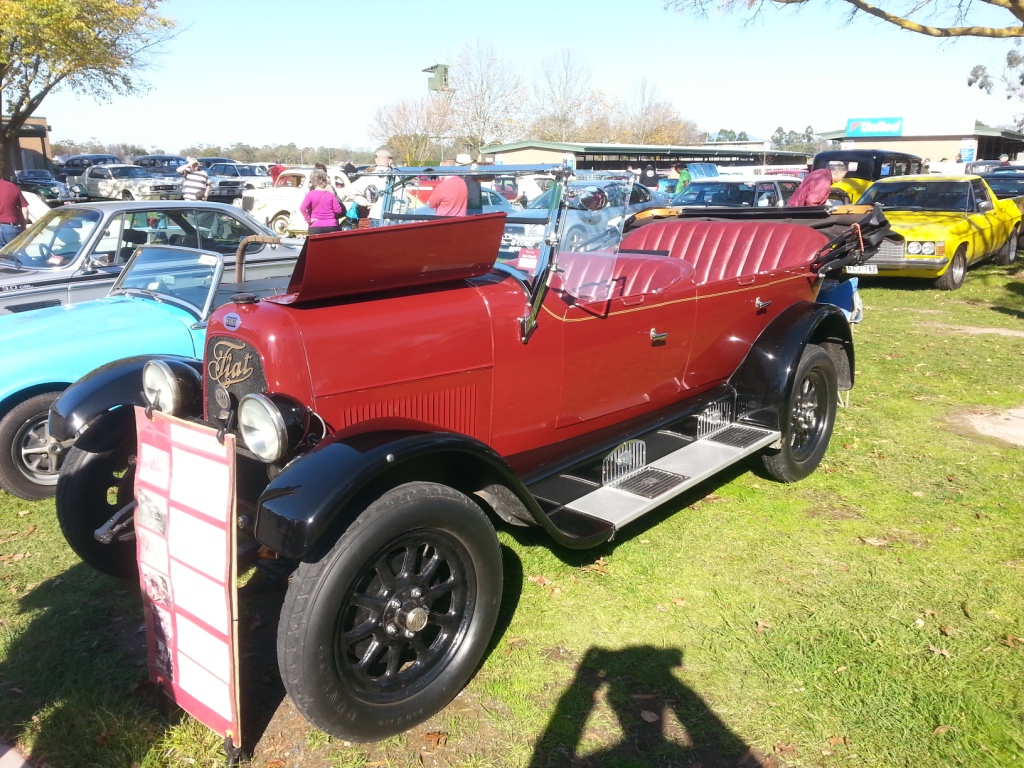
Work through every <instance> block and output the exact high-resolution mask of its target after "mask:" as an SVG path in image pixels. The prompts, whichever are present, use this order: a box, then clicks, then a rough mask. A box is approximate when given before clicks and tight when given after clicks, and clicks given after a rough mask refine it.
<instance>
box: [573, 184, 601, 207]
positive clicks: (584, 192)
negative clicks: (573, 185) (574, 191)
mask: <svg viewBox="0 0 1024 768" xmlns="http://www.w3.org/2000/svg"><path fill="white" fill-rule="evenodd" d="M576 199H577V203H578V205H579V206H580V208H583V209H584V210H587V211H599V210H601V209H602V208H607V207H608V193H607V192H605V191H604V190H603V189H601V188H600V187H584V188H583V189H581V190H580V191H579V194H578V195H577V198H576Z"/></svg>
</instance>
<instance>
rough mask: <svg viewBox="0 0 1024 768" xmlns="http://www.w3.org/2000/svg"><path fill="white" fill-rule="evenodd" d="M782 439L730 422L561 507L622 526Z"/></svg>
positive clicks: (770, 431) (772, 431) (776, 432)
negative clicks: (729, 424) (713, 432)
mask: <svg viewBox="0 0 1024 768" xmlns="http://www.w3.org/2000/svg"><path fill="white" fill-rule="evenodd" d="M781 437H782V433H780V432H778V431H774V430H767V429H763V428H761V427H752V426H748V425H746V424H733V425H731V426H729V427H727V428H725V429H722V430H720V431H718V432H716V433H715V434H713V435H710V436H708V437H705V438H703V439H700V440H695V441H693V442H691V443H688V444H687V445H685V446H684V447H682V448H680V449H678V450H676V451H673V452H672V453H669V454H667V455H665V456H662V457H661V458H660V459H658V460H656V461H653V462H651V463H650V464H648V465H646V466H645V467H643V469H640V470H638V471H636V472H632V473H630V474H628V475H626V476H625V477H623V478H621V479H618V480H616V481H615V482H614V483H611V484H608V485H603V486H601V487H600V488H597V489H596V490H594V491H591V492H590V493H587V494H585V495H583V496H580V497H579V498H577V499H573V500H572V501H570V502H568V503H567V504H565V508H566V509H567V510H571V511H573V512H579V513H581V514H584V515H587V516H588V517H592V518H597V519H598V520H603V521H605V522H606V523H609V524H610V525H613V526H615V528H621V527H622V526H624V525H626V524H627V523H630V522H632V521H633V520H636V519H637V518H638V517H640V516H642V515H643V514H645V513H646V512H650V511H651V510H652V509H655V508H656V507H658V506H660V505H661V504H664V503H665V502H666V501H668V500H669V499H672V498H674V497H675V496H678V495H679V494H681V493H683V492H684V491H687V490H689V489H690V488H692V487H693V486H695V485H697V484H698V483H701V482H703V481H704V480H707V479H708V478H709V477H711V476H712V475H714V474H716V473H718V472H720V471H721V470H723V469H725V468H726V467H728V466H731V465H732V464H735V463H736V462H738V461H740V460H741V459H743V458H745V457H747V456H750V455H751V454H754V453H757V452H758V451H760V450H762V449H764V448H766V447H768V446H769V445H771V444H772V443H774V442H776V441H778V440H779V439H780V438H781Z"/></svg>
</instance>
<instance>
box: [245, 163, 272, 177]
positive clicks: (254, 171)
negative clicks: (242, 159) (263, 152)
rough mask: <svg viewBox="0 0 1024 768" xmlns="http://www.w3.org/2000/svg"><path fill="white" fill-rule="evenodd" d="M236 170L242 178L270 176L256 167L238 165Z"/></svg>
mask: <svg viewBox="0 0 1024 768" xmlns="http://www.w3.org/2000/svg"><path fill="white" fill-rule="evenodd" d="M238 170H239V172H240V173H241V174H242V175H243V176H270V174H269V173H267V172H266V170H265V169H263V168H262V167H260V166H258V165H240V166H238Z"/></svg>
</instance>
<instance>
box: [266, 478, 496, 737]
mask: <svg viewBox="0 0 1024 768" xmlns="http://www.w3.org/2000/svg"><path fill="white" fill-rule="evenodd" d="M501 580H502V569H501V551H500V548H499V545H498V540H497V537H496V536H495V534H494V528H493V527H492V526H491V524H490V522H489V521H488V519H487V517H486V515H485V514H484V512H483V511H482V510H481V509H480V507H478V506H477V505H476V504H474V503H473V502H472V501H471V500H470V499H469V498H468V497H466V496H465V495H464V494H462V493H459V492H458V491H455V490H453V489H451V488H448V487H446V486H442V485H436V484H434V483H422V482H420V483H409V484H406V485H402V486H399V487H397V488H395V489H393V490H391V491H388V492H387V493H385V494H384V495H383V496H381V497H380V498H379V499H378V500H377V501H375V502H373V503H372V504H371V505H370V506H368V507H367V508H366V509H365V510H364V511H363V512H362V514H360V515H359V517H358V518H356V519H355V521H354V522H353V523H352V525H351V526H350V527H349V528H348V529H347V530H346V531H345V532H344V534H342V536H341V538H340V539H338V541H337V542H336V543H335V544H334V546H333V547H332V548H331V550H330V551H329V552H327V553H326V554H325V555H324V556H323V557H322V558H320V559H318V560H317V561H315V562H305V563H303V564H301V565H300V566H299V568H298V570H296V572H295V575H294V576H293V578H292V581H291V583H290V584H289V588H288V594H287V596H286V597H285V602H284V607H283V608H282V611H281V621H280V624H279V629H278V661H279V664H280V666H281V677H282V679H283V680H284V683H285V687H286V688H287V690H288V693H289V695H290V696H291V697H292V700H293V701H294V702H295V705H296V706H297V707H298V709H299V710H300V711H301V712H302V713H303V715H305V716H306V718H307V719H309V720H310V721H311V722H312V723H313V724H314V725H316V726H317V727H318V728H320V729H322V730H324V731H326V732H327V733H330V734H332V735H333V736H336V737H338V738H343V739H347V740H349V741H377V740H380V739H383V738H386V737H388V736H391V735H394V734H396V733H400V732H402V731H405V730H407V729H409V728H411V727H412V726H414V725H416V724H418V723H421V722H423V721H424V720H426V719H428V718H429V717H431V716H433V715H434V714H436V713H437V712H438V711H439V710H440V709H441V708H442V707H444V706H445V705H446V704H447V703H448V702H449V701H451V700H452V699H453V698H454V697H455V695H456V694H457V693H458V692H459V691H460V690H461V689H462V687H463V686H464V685H465V684H466V682H468V680H469V678H470V677H471V676H472V674H473V672H474V671H475V670H476V667H477V665H478V664H479V663H480V660H481V658H482V656H483V653H484V650H485V649H486V647H487V644H488V642H489V640H490V637H491V632H492V631H493V630H494V624H495V621H496V620H497V615H498V606H499V603H500V601H501Z"/></svg>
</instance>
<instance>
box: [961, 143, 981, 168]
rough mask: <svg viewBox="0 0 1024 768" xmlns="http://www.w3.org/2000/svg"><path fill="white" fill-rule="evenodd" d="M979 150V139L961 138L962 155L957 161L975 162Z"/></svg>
mask: <svg viewBox="0 0 1024 768" xmlns="http://www.w3.org/2000/svg"><path fill="white" fill-rule="evenodd" d="M977 152H978V140H977V139H961V140H960V157H959V158H957V162H960V163H973V162H974V161H975V160H977V159H978V158H977V157H975V155H976V154H977Z"/></svg>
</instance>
